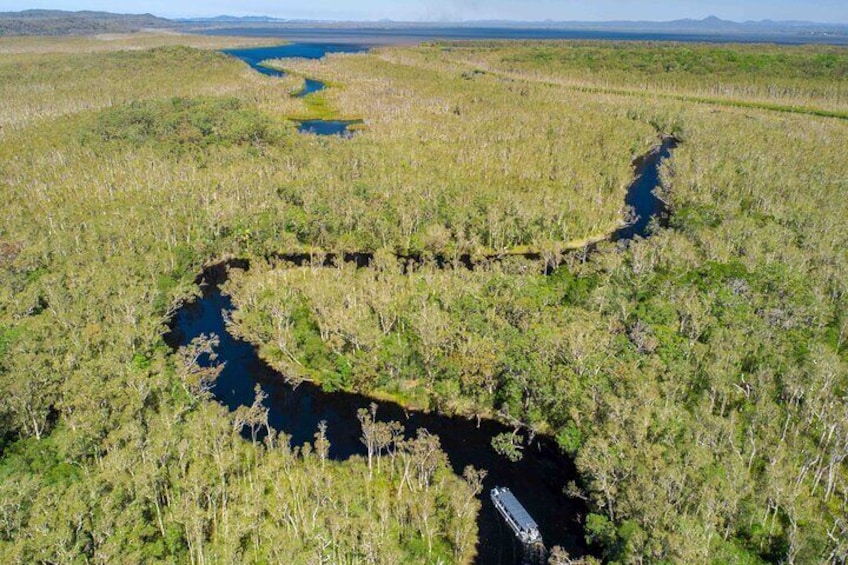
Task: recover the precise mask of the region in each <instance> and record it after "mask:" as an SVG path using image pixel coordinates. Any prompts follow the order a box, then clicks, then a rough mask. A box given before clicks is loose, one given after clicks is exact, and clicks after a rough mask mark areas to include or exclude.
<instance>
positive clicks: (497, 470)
mask: <svg viewBox="0 0 848 565" xmlns="http://www.w3.org/2000/svg"><path fill="white" fill-rule="evenodd" d="M335 47H338V46H335ZM284 48H286V49H290V50H295V51H287V53H286V54H285V55H281V54H280V52H279V51H275V49H282V48H270V49H268V48H263V49H257V50H239V51H238V52H233V51H230V53H231V54H234V55H236V56H239V57H240V58H243V59H245V60H246V61H248V59H250V60H252V61H254V63H252V64H251V66H254V65H256V66H254V68H257V67H258V65H259V63H260V62H261V61H263V60H266V59H269V58H278V57H281V56H293V55H291V53H292V52H300V53H311V54H313V55H315V54H317V53H319V52H321V49H322V48H324V51H323V52H324V53H326V52H331V50H332V46H309V49H308V50H306V47H304V46H296V45H295V46H284ZM298 49H300V51H297V50H298ZM248 51H256V52H257V53H256V54H255V55H250V56H249V57H248V56H247V52H248ZM237 53H238V54H237ZM260 68H263V69H264V67H258V68H257V70H259V69H260ZM260 72H261V71H260ZM266 74H268V73H266ZM272 76H279V75H272ZM316 133H318V134H321V132H320V131H316ZM675 143H676V142H675V140H673V139H671V138H665V139H664V140H663V142H662V144H661V145H660V146H659V147H658V148H657V149H656V150H654V151H651V152H650V153H648V154H646V155H645V156H644V157H642V158H640V159H638V160H637V161H636V162H635V163H634V165H635V168H636V175H637V176H636V179H635V180H634V182H633V183H632V184H631V185H630V187H629V189H628V192H627V199H626V202H625V203H626V204H627V205H629V206H632V207H633V211H634V212H635V215H634V216H635V217H636V220H635V221H633V222H632V223H631V224H629V225H628V226H626V227H624V228H621V229H620V230H618V231H617V232H616V233H615V234H614V235H613V236H612V239H614V240H630V239H633V238H634V237H647V236H648V235H649V234H650V225H651V224H650V221H651V220H652V219H654V218H656V219H658V220H659V221H660V222H662V221H663V218H664V216H665V210H666V208H665V206H664V204H663V202H662V201H661V200H660V199H658V198H657V197H656V196H655V195H654V194H653V189H654V187H655V186H657V184H658V175H659V168H660V165H661V163H662V161H663V160H664V159H665V158H667V157H668V156H669V155H670V151H671V150H672V149H673V148H674V146H675ZM302 259H303V260H304V261H306V260H307V259H308V258H307V257H304V258H302ZM345 259H347V258H345ZM352 259H353V260H355V261H357V263H359V264H367V263H368V262H369V259H370V256H369V255H368V254H362V255H356V256H354V257H352ZM248 266H249V265H248V264H247V262H246V261H243V260H234V261H231V262H229V263H227V264H218V265H215V266H212V267H210V268H208V269H207V270H206V271H204V273H203V274H202V276H201V277H200V280H199V282H200V283H201V284H202V288H203V296H202V297H201V298H200V299H199V300H197V301H195V302H193V303H190V304H186V305H185V306H183V307H182V308H181V309H180V310H179V312H178V313H177V314H176V316H175V318H174V319H173V320H172V325H171V332H170V333H169V335H168V336H167V340H168V343H169V344H170V345H171V346H172V347H175V348H176V347H179V346H183V345H187V344H188V343H189V342H191V340H192V339H194V338H195V337H198V336H200V335H201V334H210V333H214V334H217V335H218V336H219V337H220V345H219V347H218V350H217V353H218V361H219V362H224V363H225V365H224V369H223V371H222V373H221V375H220V376H219V377H218V379H217V381H216V383H215V385H214V388H213V394H214V395H215V398H216V399H217V400H218V401H219V402H221V403H222V404H224V405H225V406H227V407H228V408H230V409H231V410H235V409H236V408H238V407H239V406H241V405H248V406H249V405H250V404H252V402H253V399H254V387H255V385H256V384H259V385H260V386H261V387H262V389H263V390H264V391H265V392H266V393H267V394H268V400H267V401H266V404H267V406H268V408H269V411H270V413H269V417H270V423H271V425H272V426H273V427H274V428H275V429H277V430H279V431H281V432H284V433H286V434H288V435H290V436H291V443H292V445H302V444H304V443H306V442H311V441H312V440H313V435H314V434H315V431H316V429H317V427H318V423H319V422H321V421H322V420H323V421H326V422H327V425H328V431H327V435H328V439H329V440H330V442H331V448H330V457H331V458H332V459H334V460H345V459H347V458H349V457H351V456H352V455H357V454H359V455H362V454H363V453H364V449H363V446H362V443H361V442H360V424H359V421H358V420H357V418H356V412H357V410H358V409H359V408H363V407H367V406H368V405H369V404H370V403H371V402H372V399H370V398H368V397H365V396H362V395H359V394H355V393H349V392H332V393H330V392H325V391H323V390H322V389H321V388H320V387H318V386H315V385H312V384H309V383H302V384H300V385H299V386H297V387H292V386H290V385H288V384H287V383H286V382H285V379H284V378H283V375H281V374H280V373H278V372H276V371H275V370H273V369H271V368H270V367H269V366H268V365H267V364H266V363H265V362H264V361H262V360H261V359H260V358H259V356H258V354H257V351H256V348H255V347H254V346H253V345H251V344H250V343H247V342H245V341H242V340H239V339H236V338H235V337H233V336H232V335H230V334H229V333H228V331H227V328H226V322H225V313H226V312H227V311H230V310H232V308H233V305H232V302H231V301H230V298H229V297H227V296H225V295H223V294H222V293H221V291H220V285H221V283H223V282H224V281H225V280H226V278H227V269H228V267H238V268H247V267H248ZM377 404H378V406H379V408H378V411H377V417H378V419H380V420H384V421H385V420H395V421H398V422H401V423H402V424H404V426H405V427H406V431H407V434H408V435H409V434H414V431H415V429H417V428H420V427H424V428H426V429H427V430H428V431H430V432H431V433H434V434H436V435H438V436H439V438H440V440H441V445H442V449H443V450H444V451H445V453H446V454H447V455H448V458H449V460H450V464H451V466H452V468H453V469H454V471H455V472H457V473H458V474H461V473H462V471H463V469H464V468H465V467H466V466H467V465H473V466H474V467H476V468H478V469H481V468H482V469H485V470H486V471H487V472H488V475H487V477H486V479H485V481H484V492H483V495H482V496H481V500H482V509H481V512H480V515H479V516H478V527H479V542H478V548H477V549H478V559H477V562H478V563H480V564H486V565H490V564H518V563H521V562H522V547H521V544H520V543H519V542H517V541H516V539H515V537H514V535H513V533H512V531H511V530H510V529H509V528H508V526H507V525H506V524H505V523H504V521H503V520H502V519H501V517H500V516H499V514H498V513H497V511H496V510H495V508H494V506H493V505H492V503H491V500H490V499H489V496H488V492H489V490H490V489H492V488H493V487H495V486H505V487H508V488H510V489H511V490H512V492H513V493H514V494H515V495H516V497H517V498H518V499H519V500H520V501H521V503H522V504H524V506H525V507H526V508H527V510H528V511H529V512H530V514H531V515H532V516H533V518H534V519H535V520H536V522H537V523H538V524H539V528H540V530H541V533H542V536H543V538H544V541H545V544H546V545H547V547H552V546H554V545H559V546H562V547H564V548H565V549H567V550H568V551H569V553H570V554H571V555H572V556H580V555H585V554H587V553H594V549H596V548H591V547H587V546H586V544H585V543H584V541H583V518H584V517H585V516H586V513H587V508H586V506H585V504H584V503H583V502H582V501H580V500H575V499H572V498H569V497H567V496H566V495H565V494H564V493H563V487H564V486H565V485H566V484H567V483H568V481H570V480H576V479H577V475H576V472H575V468H574V464H573V462H572V461H571V460H570V459H569V458H568V457H567V456H566V455H565V454H563V453H562V452H561V451H560V449H559V448H558V446H557V445H556V444H555V442H554V441H553V440H552V439H551V438H547V437H536V438H535V439H534V440H533V441H532V442H531V443H530V444H529V445H527V446H526V447H525V449H524V457H523V458H522V460H521V461H518V462H514V463H513V462H510V461H508V460H507V459H505V458H503V457H501V456H499V455H497V454H496V453H495V451H494V450H493V449H492V447H491V440H492V438H493V437H494V436H495V435H498V434H500V433H505V432H512V431H513V430H512V428H508V427H506V426H504V425H503V424H500V423H498V422H495V421H486V420H484V421H482V422H480V423H479V424H478V422H477V421H476V420H469V419H465V418H460V417H449V416H443V415H440V414H436V413H423V412H416V411H410V410H405V409H404V408H403V407H401V406H399V405H398V404H394V403H391V402H378V403H377Z"/></svg>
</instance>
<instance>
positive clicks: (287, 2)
mask: <svg viewBox="0 0 848 565" xmlns="http://www.w3.org/2000/svg"><path fill="white" fill-rule="evenodd" d="M29 8H54V9H62V10H105V11H109V12H129V13H141V12H151V13H153V14H156V15H160V16H165V17H181V16H215V15H219V14H230V15H236V16H241V15H268V16H276V17H280V18H310V19H340V20H378V19H383V18H390V19H395V20H408V21H420V20H427V21H448V20H451V21H456V20H473V19H511V20H545V19H553V20H615V19H624V20H636V19H639V20H654V21H661V20H673V19H678V18H703V17H706V16H709V15H716V16H718V17H721V18H725V19H731V20H736V21H742V20H749V19H750V20H760V19H765V18H768V19H775V20H812V21H819V22H842V23H846V22H848V0H299V1H291V0H276V1H274V0H239V1H233V0H229V1H226V0H205V1H200V0H176V1H174V0H170V1H168V0H148V1H139V0H48V1H41V0H0V11H7V10H9V11H12V10H24V9H29Z"/></svg>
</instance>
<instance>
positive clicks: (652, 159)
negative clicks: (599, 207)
mask: <svg viewBox="0 0 848 565" xmlns="http://www.w3.org/2000/svg"><path fill="white" fill-rule="evenodd" d="M676 146H677V140H676V139H674V138H673V137H666V138H664V139H663V142H662V145H660V146H659V147H658V148H657V149H656V150H655V151H652V152H650V153H648V154H647V155H645V156H643V157H640V158H639V159H638V160H637V161H636V163H635V166H636V175H637V177H636V179H635V180H634V181H633V184H631V185H630V188H629V189H628V190H627V196H626V197H625V198H624V204H625V205H626V206H629V207H630V208H631V209H632V212H633V218H634V219H633V220H632V221H631V223H630V224H628V225H626V226H624V227H623V228H621V229H619V230H618V231H617V232H616V233H615V235H613V240H615V241H622V240H630V239H633V238H634V237H636V236H638V237H648V236H649V235H651V230H652V229H653V226H654V223H656V224H657V225H659V226H662V225H663V224H664V223H665V221H666V204H665V202H663V201H662V200H660V199H659V198H657V196H656V195H655V194H654V188H656V187H657V186H659V184H660V163H661V162H662V161H663V160H664V159H667V158H668V157H670V156H671V150H672V149H674V148H675V147H676Z"/></svg>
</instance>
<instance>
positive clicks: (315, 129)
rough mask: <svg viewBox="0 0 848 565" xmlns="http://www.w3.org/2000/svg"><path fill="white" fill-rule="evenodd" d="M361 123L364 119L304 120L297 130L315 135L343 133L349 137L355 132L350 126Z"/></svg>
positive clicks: (342, 134)
mask: <svg viewBox="0 0 848 565" xmlns="http://www.w3.org/2000/svg"><path fill="white" fill-rule="evenodd" d="M361 123H362V120H303V121H302V122H300V125H298V126H297V131H299V132H300V133H311V134H314V135H341V136H343V137H347V136H351V135H353V132H352V131H351V130H349V129H348V128H349V127H350V126H352V125H354V124H361Z"/></svg>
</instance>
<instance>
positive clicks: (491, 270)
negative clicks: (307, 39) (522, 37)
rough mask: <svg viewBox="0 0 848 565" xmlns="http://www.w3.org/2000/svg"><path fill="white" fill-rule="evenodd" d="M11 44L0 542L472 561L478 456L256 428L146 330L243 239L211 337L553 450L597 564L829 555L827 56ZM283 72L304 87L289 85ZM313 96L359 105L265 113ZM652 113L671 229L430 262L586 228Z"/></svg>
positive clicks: (52, 548)
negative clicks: (558, 452)
mask: <svg viewBox="0 0 848 565" xmlns="http://www.w3.org/2000/svg"><path fill="white" fill-rule="evenodd" d="M19 41H20V43H16V42H15V40H10V39H3V40H2V41H0V126H2V130H0V194H2V198H3V202H4V206H3V208H2V211H0V397H2V399H3V400H2V403H0V453H2V459H0V556H2V560H3V561H4V562H8V563H28V562H38V561H43V562H73V561H76V560H84V561H89V562H97V563H108V562H115V561H117V560H120V561H122V562H139V563H141V562H174V561H189V562H195V563H200V562H212V561H215V562H240V561H244V562H260V561H263V560H265V561H278V560H280V559H282V557H281V556H282V555H285V556H287V557H286V558H287V559H289V560H292V561H293V562H298V563H312V562H376V563H397V562H430V563H437V562H469V561H471V560H472V559H473V555H474V552H475V540H476V529H475V526H474V515H475V513H476V512H477V506H476V505H477V503H476V501H475V500H474V498H473V494H474V493H475V491H476V490H479V485H478V482H477V481H476V480H475V478H476V477H477V476H476V475H474V474H473V473H471V472H470V473H471V474H469V476H467V477H465V479H461V478H459V477H457V476H456V475H454V474H453V473H451V472H450V469H449V466H448V465H447V462H446V461H445V458H444V455H443V454H441V450H440V449H439V446H438V444H437V443H435V442H432V441H431V440H430V439H428V438H426V437H425V438H424V439H423V440H421V441H422V443H421V444H420V445H419V444H414V445H413V444H404V446H405V447H398V446H396V444H395V443H392V442H391V441H390V442H388V443H387V444H386V445H387V446H395V447H391V449H392V454H393V455H390V454H389V451H387V449H388V448H380V449H377V450H376V451H375V450H371V449H369V452H370V453H371V455H372V457H371V458H370V459H371V460H370V461H369V457H367V455H366V456H365V457H354V458H352V459H350V460H349V461H345V462H337V461H330V460H328V459H327V458H326V457H324V456H322V453H325V450H326V449H330V450H331V449H332V445H330V446H327V445H326V443H325V439H326V438H324V439H322V435H321V430H320V429H316V430H315V433H316V434H317V435H316V436H315V441H314V442H313V443H312V444H310V445H309V446H306V447H302V448H297V449H295V448H293V447H292V446H291V445H290V443H289V442H288V439H287V438H286V437H285V436H281V435H276V434H273V433H269V430H268V429H267V425H266V422H265V420H264V418H265V417H266V415H267V412H266V407H265V406H264V404H263V402H264V400H265V399H263V398H262V394H257V395H256V399H257V401H256V403H254V405H253V406H249V407H245V408H244V409H243V410H240V411H236V412H228V411H227V410H226V409H224V408H223V407H222V406H220V405H218V404H217V403H215V402H213V401H212V400H211V399H210V397H209V389H208V387H209V383H210V381H211V379H214V377H215V375H216V369H215V368H214V366H213V367H209V366H208V365H207V364H204V363H199V362H198V360H199V359H200V358H202V357H204V356H205V355H208V353H209V351H210V349H211V350H214V345H215V339H214V337H211V336H209V337H210V339H208V340H204V341H199V342H196V343H194V344H193V345H192V346H191V347H188V348H184V349H181V350H180V351H178V352H176V353H174V352H172V351H171V350H170V348H169V347H168V346H167V345H166V344H165V342H164V340H163V337H162V336H163V334H164V333H165V331H166V327H167V326H166V322H167V321H168V320H169V318H170V317H171V316H172V314H173V313H174V312H175V311H176V310H177V308H178V307H179V305H180V304H181V303H182V301H185V300H188V299H191V298H192V297H194V296H197V295H198V294H199V290H198V288H197V286H196V285H195V277H196V276H197V274H198V273H199V272H200V271H201V269H202V267H203V265H205V264H207V263H208V262H210V261H213V260H217V259H220V258H223V257H244V258H248V259H250V260H251V269H250V270H249V271H246V272H234V273H233V276H232V278H231V281H230V283H228V286H227V291H228V292H230V293H231V294H232V297H233V300H234V302H235V304H236V305H237V310H236V311H235V312H234V313H233V315H232V320H231V328H232V330H233V331H234V332H236V333H238V334H239V335H241V336H244V337H246V338H247V339H249V340H250V341H252V342H253V343H255V344H256V346H257V347H258V348H259V351H260V353H261V355H262V356H263V357H264V358H265V359H267V360H268V361H269V362H270V363H271V364H273V365H274V366H276V367H279V368H280V369H282V370H283V371H284V372H285V374H286V375H287V376H289V377H290V378H292V379H309V380H313V381H316V382H318V383H321V384H322V385H323V386H325V387H327V388H333V389H341V390H355V391H359V392H363V393H368V394H373V395H376V396H381V395H384V396H390V397H391V398H394V399H397V400H399V401H401V402H403V403H404V404H406V405H408V406H415V407H426V408H429V409H431V410H439V411H443V412H446V413H456V414H462V415H467V416H474V415H479V416H481V417H492V418H497V419H499V420H501V421H503V422H506V423H508V424H511V425H513V427H514V429H515V430H516V431H515V434H513V437H511V438H510V437H507V438H500V439H497V440H496V441H495V443H496V445H497V446H498V447H499V448H500V450H501V451H502V452H503V453H504V454H505V455H506V456H510V457H518V456H520V452H521V448H522V447H523V445H524V444H523V443H522V442H523V441H524V440H526V439H527V438H529V436H531V435H534V434H537V435H538V434H547V435H550V436H552V437H554V438H555V439H556V441H557V443H558V444H559V446H560V448H561V449H563V450H564V451H565V452H567V453H568V454H570V455H571V456H572V457H573V458H574V460H575V462H576V466H577V470H578V473H579V480H578V481H576V482H575V483H573V484H570V485H561V486H562V488H565V489H568V492H569V493H570V494H572V495H573V496H576V497H581V498H583V499H585V500H586V501H587V504H588V505H589V508H590V513H589V514H588V515H587V516H586V517H585V529H586V535H587V539H588V540H589V541H591V542H593V543H594V544H596V547H597V548H598V550H599V552H600V553H601V554H602V556H603V557H604V559H606V560H607V561H609V562H618V563H639V562H667V563H705V564H707V563H709V564H712V563H716V564H718V563H745V564H749V563H750V564H754V563H781V562H782V563H798V564H802V563H804V564H807V563H809V564H813V563H822V562H834V563H838V562H842V561H844V560H845V559H846V558H847V557H848V542H847V541H846V540H848V464H846V457H848V412H846V387H848V316H846V312H848V286H846V285H848V283H846V281H848V254H846V248H845V245H844V234H845V233H846V232H848V225H846V222H848V208H846V200H845V198H844V195H845V192H846V190H848V161H846V159H845V147H848V122H846V121H845V120H844V119H841V118H839V117H838V116H839V115H842V114H843V113H844V112H846V107H845V106H846V99H845V84H846V83H845V80H846V79H845V69H844V66H845V60H846V57H848V56H846V54H845V50H844V49H836V48H829V47H815V48H814V47H797V48H796V47H773V46H726V47H722V48H716V47H709V46H697V45H688V46H686V47H685V48H684V47H681V46H656V45H643V44H625V43H620V44H602V43H593V44H572V43H560V44H557V43H545V44H529V43H517V44H512V43H508V44H489V43H477V44H462V45H459V44H457V45H447V44H437V45H425V46H421V47H408V48H381V49H377V50H375V51H373V52H369V53H367V54H356V55H345V54H333V55H330V56H328V57H327V58H325V59H322V60H320V61H302V60H285V61H279V62H277V63H274V64H278V65H279V66H281V67H283V68H287V69H291V70H292V71H295V72H294V73H292V74H290V75H288V76H286V77H284V78H282V79H280V78H271V77H264V76H261V75H259V74H257V73H253V72H252V71H251V70H250V69H249V68H247V67H246V66H245V65H243V64H241V63H240V62H238V61H236V60H234V59H232V58H230V57H227V56H225V55H223V54H220V53H217V52H216V51H214V50H213V49H217V48H221V47H224V46H235V45H237V44H239V42H241V41H242V40H230V39H226V38H215V39H214V40H213V39H210V38H196V37H184V36H178V35H169V36H163V35H156V36H138V37H131V38H123V39H120V40H117V41H115V42H114V43H109V42H100V43H98V42H95V41H93V40H82V39H74V38H70V39H66V40H58V39H55V38H54V39H49V40H48V39H44V40H34V39H29V38H28V39H21V40H19ZM163 44H167V45H163ZM191 45H194V46H191ZM666 66H670V67H669V68H668V69H665V67H666ZM657 69H664V70H663V74H661V75H660V74H659V73H657V72H656V71H657ZM303 76H308V77H310V78H314V79H316V80H321V81H322V82H325V83H326V84H328V85H329V88H327V89H325V90H323V91H321V92H318V93H313V94H309V95H307V96H305V97H303V98H294V97H292V96H291V94H292V93H295V92H297V91H298V89H299V88H300V87H301V86H302V85H303V79H302V77H303ZM717 77H719V78H720V80H717ZM634 93H635V94H634ZM787 108H801V109H802V111H801V112H800V113H799V112H798V111H794V110H793V111H785V110H786V109H787ZM808 110H809V111H808ZM816 114H822V115H816ZM827 114H829V115H832V116H836V117H827V116H825V115H827ZM328 116H332V117H335V118H338V119H362V120H363V121H364V123H363V124H362V127H361V129H360V133H358V134H357V135H355V136H354V137H352V138H351V139H341V138H335V137H318V136H305V135H300V134H298V133H297V130H296V123H295V122H293V121H291V120H290V119H289V118H299V119H301V118H309V117H328ZM661 134H674V135H676V136H677V137H679V138H680V139H682V140H683V143H682V144H681V145H680V146H679V147H678V148H677V149H676V150H675V153H674V155H673V157H672V158H671V159H670V160H669V161H668V162H667V163H666V164H665V165H664V167H663V171H662V174H661V179H662V183H661V186H660V187H659V188H658V191H659V194H660V196H661V197H662V198H663V199H664V200H665V201H666V202H668V204H669V206H670V208H671V210H672V211H673V215H672V217H671V223H670V225H669V226H668V227H667V228H658V229H657V230H656V232H655V233H654V234H653V235H652V237H650V238H647V239H637V240H634V241H633V242H631V243H630V244H629V245H623V244H615V243H611V242H607V243H601V244H599V245H598V246H597V250H596V251H595V253H594V254H593V255H592V259H591V260H590V261H586V262H583V261H582V260H581V257H580V255H579V254H573V255H568V256H567V257H568V259H567V260H566V261H565V263H563V264H562V265H560V267H559V268H558V269H557V270H556V271H555V272H554V273H553V274H551V275H550V276H545V275H544V274H543V265H542V263H541V262H539V263H533V262H527V261H524V260H520V259H518V258H511V259H506V260H504V261H499V262H486V261H476V262H475V267H474V268H473V269H472V270H468V269H467V268H465V267H464V266H463V267H458V266H456V267H453V266H451V259H452V258H455V257H458V256H460V255H462V254H469V255H470V256H471V257H474V258H480V257H483V256H486V255H490V254H499V253H500V254H505V255H508V254H509V252H510V251H512V252H515V251H535V252H538V253H540V254H542V255H545V254H548V255H550V256H554V255H555V256H559V254H560V252H561V251H563V250H565V249H568V248H570V247H574V246H576V247H582V244H583V243H585V242H586V241H587V240H589V239H595V238H597V237H598V236H603V235H605V234H610V233H612V232H613V231H614V230H615V229H616V228H617V227H618V226H619V225H620V224H621V218H622V212H623V210H622V204H623V201H624V194H625V191H626V188H627V185H628V184H629V182H630V180H631V176H632V161H633V159H634V157H636V156H637V155H640V154H643V153H645V152H646V151H647V150H648V149H649V148H650V147H652V146H654V145H656V144H657V142H658V139H659V136H660V135H661ZM330 251H336V252H343V251H368V252H373V253H374V254H375V261H374V262H373V263H372V265H370V266H369V267H367V268H362V269H355V268H353V266H352V265H347V264H344V263H340V264H338V265H336V266H333V267H325V266H323V263H322V262H321V261H320V260H318V258H320V257H321V255H322V253H325V252H330ZM281 253H282V254H285V253H307V254H308V253H312V254H313V255H314V256H315V257H316V263H315V265H313V266H306V267H299V268H294V267H292V266H291V265H286V264H285V263H284V262H280V261H275V260H273V256H274V255H275V254H281ZM409 253H417V254H419V255H420V256H421V257H422V259H423V261H422V262H421V263H420V264H417V265H415V266H412V267H409V266H404V265H402V264H400V263H399V262H398V259H397V257H398V255H399V254H409ZM436 256H438V257H439V258H440V261H438V262H437V261H436V260H435V257H436ZM428 258H434V259H432V260H430V259H428ZM444 260H446V262H447V266H445V265H444V262H445V261H444ZM368 418H369V415H368V413H367V412H366V413H364V414H363V417H362V421H361V424H362V426H363V430H362V431H363V433H364V435H365V437H366V438H367V437H369V436H368V433H367V430H369V429H370V430H372V431H374V428H373V427H369V426H373V417H372V419H371V420H369V419H368ZM263 429H264V432H263V431H262V430H263ZM381 429H382V428H381ZM383 431H385V430H383ZM260 432H261V433H260ZM381 433H382V432H381ZM245 437H246V438H247V439H245ZM381 437H382V436H381ZM409 441H412V440H409ZM428 442H430V443H428ZM405 449H406V451H404V450H405ZM422 453H426V454H428V457H424V456H423V455H422ZM375 454H376V455H377V456H381V457H382V460H381V462H379V463H378V462H377V461H376V460H374V458H373V456H374V455H375ZM395 455H396V456H395ZM414 457H419V460H420V461H424V463H423V464H422V465H421V466H418V464H417V463H415V461H417V460H416V459H414ZM411 469H420V470H421V473H422V474H420V475H418V474H414V473H412V471H411ZM457 501H459V502H457ZM557 555H561V554H557Z"/></svg>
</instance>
